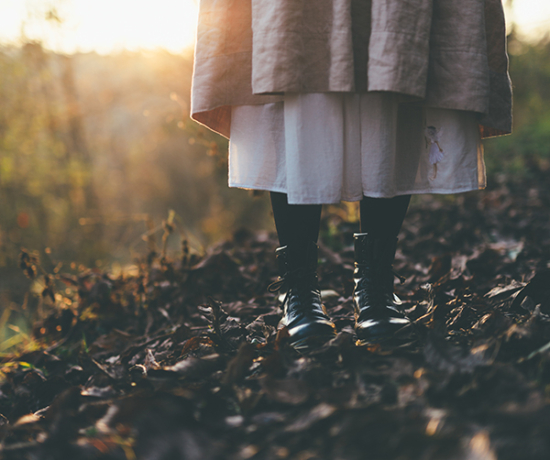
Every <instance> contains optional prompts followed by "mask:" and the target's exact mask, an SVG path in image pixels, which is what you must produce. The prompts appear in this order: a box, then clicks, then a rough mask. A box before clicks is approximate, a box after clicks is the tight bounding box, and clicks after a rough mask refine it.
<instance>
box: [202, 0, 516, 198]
mask: <svg viewBox="0 0 550 460" xmlns="http://www.w3.org/2000/svg"><path fill="white" fill-rule="evenodd" d="M230 3H232V4H231V5H229V4H227V2H219V1H217V0H202V1H201V15H202V17H203V18H204V21H203V22H204V24H203V26H202V29H201V26H199V34H198V40H197V48H196V57H195V73H194V83H193V101H192V105H193V108H192V116H193V118H194V119H196V120H197V121H199V122H201V123H203V124H205V125H206V126H208V127H209V128H211V129H213V130H215V131H218V132H220V133H222V134H224V135H225V136H227V137H229V138H230V148H229V185H230V186H232V187H242V188H250V189H261V190H270V191H278V192H284V193H287V194H288V197H289V202H290V203H294V204H310V203H335V202H338V201H341V200H349V201H353V200H360V199H361V198H362V197H363V196H372V197H391V196H395V195H401V194H409V193H428V192H433V193H456V192H463V191H468V190H475V189H479V188H483V187H484V186H485V170H484V164H483V149H482V145H481V138H482V137H487V136H489V135H499V134H505V133H507V132H509V131H510V114H509V111H510V107H511V91H510V84H509V79H508V74H507V57H506V53H505V45H503V41H502V40H503V37H504V34H503V30H504V28H503V16H502V17H501V18H500V16H499V15H498V14H493V13H494V12H495V11H496V12H497V13H499V14H500V13H501V9H502V7H501V4H500V0H485V1H483V0H461V1H459V0H433V4H432V2H431V1H430V0H414V1H412V2H407V3H406V4H405V3H403V2H400V1H393V0H323V1H322V2H313V1H311V0H302V1H300V2H297V1H290V0H279V2H272V1H271V0H252V3H250V0H248V1H247V0H233V1H232V2H230ZM354 5H355V6H354ZM354 7H355V13H361V12H362V13H364V14H363V17H362V18H361V14H350V12H351V13H353V12H354V10H353V8H354ZM407 8H408V10H407ZM484 8H485V10H484ZM487 8H492V9H493V11H489V13H491V14H488V12H487ZM414 15H416V16H415V17H414ZM356 17H358V18H359V19H356ZM495 17H496V18H497V26H498V27H496V28H495V27H493V26H491V24H489V22H490V21H491V20H493V19H494V18H495ZM228 18H229V19H231V23H232V24H233V25H234V24H236V23H238V24H237V25H238V27H229V26H227V25H226V22H227V21H225V20H226V19H228ZM288 18H290V19H288ZM296 18H298V19H296ZM309 18H313V19H312V20H310V19H309ZM499 18H500V20H499ZM346 21H347V22H346ZM354 21H355V23H354ZM357 21H360V22H357ZM354 24H355V25H354ZM302 29H304V30H302ZM304 44H307V46H306V45H304ZM367 48H368V49H367ZM495 50H496V51H495ZM363 75H364V77H363ZM229 120H230V121H229Z"/></svg>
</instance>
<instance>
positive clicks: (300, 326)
mask: <svg viewBox="0 0 550 460" xmlns="http://www.w3.org/2000/svg"><path fill="white" fill-rule="evenodd" d="M271 204H272V208H273V215H274V218H275V226H276V227H277V235H278V237H279V242H280V244H281V247H280V248H278V249H277V251H276V255H277V261H278V263H279V270H280V273H281V277H280V279H279V281H277V282H275V283H273V284H272V285H271V286H270V290H272V291H277V290H279V289H283V290H285V291H286V295H285V300H284V301H283V318H282V319H281V322H280V326H281V327H283V326H284V327H286V328H287V330H288V333H289V334H290V341H291V344H292V345H293V346H294V347H295V348H308V347H309V346H311V345H313V344H314V343H315V342H317V341H326V340H327V339H330V338H332V337H333V336H334V335H335V330H336V328H335V326H334V324H333V323H332V321H331V320H330V319H329V317H328V316H327V314H326V311H325V309H324V307H323V305H322V303H321V292H320V289H319V283H318V280H317V244H316V243H317V239H318V237H319V224H320V220H321V208H322V206H321V205H289V204H288V199H287V195H286V194H284V193H275V192H271Z"/></svg>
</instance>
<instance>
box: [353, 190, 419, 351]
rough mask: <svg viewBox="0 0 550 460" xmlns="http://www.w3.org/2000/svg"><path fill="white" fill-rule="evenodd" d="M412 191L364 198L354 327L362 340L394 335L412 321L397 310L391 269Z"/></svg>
mask: <svg viewBox="0 0 550 460" xmlns="http://www.w3.org/2000/svg"><path fill="white" fill-rule="evenodd" d="M410 198H411V197H410V195H403V196H397V197H394V198H369V197H364V198H363V200H362V201H361V232H362V233H358V234H355V235H354V239H355V271H354V280H355V291H354V295H353V297H354V304H355V330H356V332H357V337H358V338H359V340H361V341H363V342H366V343H368V342H377V341H381V340H385V339H391V338H392V337H393V336H394V334H395V333H396V332H397V331H399V330H400V329H402V328H403V327H405V326H407V325H409V324H410V321H409V320H408V319H407V318H406V317H405V316H404V315H403V314H402V313H401V312H400V311H399V310H398V308H397V305H399V303H400V301H399V299H398V298H397V297H396V296H395V295H394V293H393V278H394V274H393V271H392V264H393V259H394V257H395V248H396V244H397V235H398V233H399V230H400V229H401V226H402V224H403V220H404V218H405V214H406V213H407V208H408V206H409V202H410Z"/></svg>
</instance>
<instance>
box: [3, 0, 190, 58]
mask: <svg viewBox="0 0 550 460" xmlns="http://www.w3.org/2000/svg"><path fill="white" fill-rule="evenodd" d="M197 3H198V2H197V0H155V1H153V2H152V1H150V0H93V1H92V0H0V41H3V42H6V41H10V42H16V41H17V40H18V39H20V38H21V37H22V36H24V37H26V38H28V39H34V40H40V41H41V42H43V43H44V45H45V46H47V47H48V48H51V49H54V50H57V51H63V52H69V53H70V52H74V51H97V52H99V53H109V52H112V51H117V50H120V49H123V48H125V49H130V50H138V49H144V48H145V49H152V48H165V49H167V50H169V51H173V52H181V51H182V50H184V49H186V48H188V47H190V46H192V45H193V42H194V36H195V26H196V20H197ZM51 11H54V12H56V13H57V16H58V17H59V19H60V21H56V20H55V16H54V17H53V18H52V15H51V14H48V13H49V12H51ZM47 17H49V18H50V19H49V20H47V19H46V18H47ZM52 19H53V20H52Z"/></svg>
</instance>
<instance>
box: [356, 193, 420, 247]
mask: <svg viewBox="0 0 550 460" xmlns="http://www.w3.org/2000/svg"><path fill="white" fill-rule="evenodd" d="M410 201H411V196H410V195H400V196H395V197H393V198H371V197H368V196H365V197H363V199H362V200H361V204H360V208H361V233H369V234H371V235H374V236H377V237H384V236H388V237H390V236H391V237H392V238H397V234H398V233H399V230H401V226H402V225H403V220H404V219H405V214H407V209H408V207H409V202H410Z"/></svg>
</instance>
